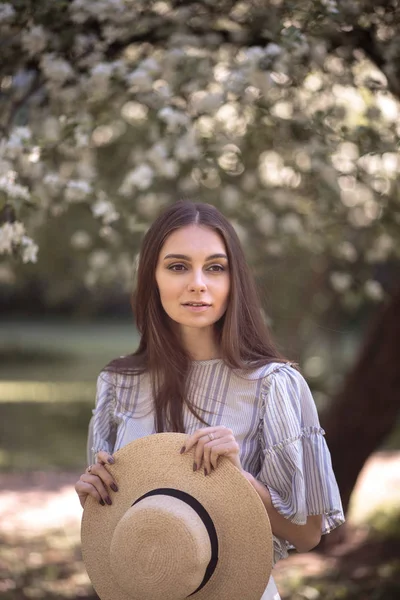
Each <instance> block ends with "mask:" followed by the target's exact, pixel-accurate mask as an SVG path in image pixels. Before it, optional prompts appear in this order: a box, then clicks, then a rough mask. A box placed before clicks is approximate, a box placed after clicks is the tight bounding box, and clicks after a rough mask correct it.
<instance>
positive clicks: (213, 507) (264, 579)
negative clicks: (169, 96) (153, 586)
mask: <svg viewBox="0 0 400 600" xmlns="http://www.w3.org/2000/svg"><path fill="white" fill-rule="evenodd" d="M186 437H187V436H186V435H185V434H181V433H160V434H152V435H150V436H147V437H143V438H139V439H137V440H135V441H133V442H131V443H130V444H127V445H126V446H124V447H123V448H122V449H121V450H118V451H117V452H116V453H115V454H114V457H115V464H114V465H110V466H108V465H107V469H108V470H109V472H110V473H111V474H112V476H113V478H114V479H115V481H116V483H117V485H118V488H119V491H118V492H117V493H116V494H114V495H113V504H112V505H111V506H106V507H103V506H100V505H99V503H98V502H97V501H96V500H94V498H92V497H90V496H89V497H88V498H87V500H86V502H85V509H84V512H83V517H82V527H81V539H82V555H83V560H84V563H85V566H86V569H87V572H88V575H89V577H90V580H91V582H92V584H93V587H94V588H95V590H96V592H97V594H98V595H99V597H100V598H101V600H142V599H141V598H133V597H131V596H128V595H127V594H126V593H125V592H124V591H123V590H122V589H121V588H120V587H119V585H118V582H117V581H116V579H115V577H114V576H113V572H112V570H111V567H110V558H109V552H110V545H111V540H112V536H113V533H114V530H115V527H116V526H117V524H118V522H119V520H120V519H121V517H122V516H123V515H124V514H125V512H126V511H127V510H128V508H129V507H130V506H131V505H132V504H133V503H134V502H135V500H137V499H138V498H140V497H141V496H142V495H144V494H146V493H147V492H149V491H151V490H153V489H156V488H174V489H179V490H182V491H184V492H186V493H187V494H191V495H192V496H194V498H196V499H197V500H198V501H199V502H200V503H201V504H202V505H203V506H204V507H205V509H206V510H207V512H208V513H209V515H210V517H211V519H212V520H213V523H214V525H215V528H216V531H217V536H218V545H219V553H218V554H219V558H218V564H217V566H216V569H215V571H214V573H213V575H212V576H211V578H210V580H209V581H208V582H207V584H206V585H205V586H204V587H203V588H202V589H200V590H199V591H198V592H196V593H195V594H193V595H192V596H191V598H192V600H211V599H212V600H243V598H246V600H260V598H261V596H262V594H263V592H264V590H265V588H266V586H267V584H268V580H269V577H270V574H271V570H272V556H273V542H272V532H271V527H270V523H269V519H268V515H267V511H266V509H265V507H264V504H263V502H262V500H261V498H260V497H259V495H258V493H257V492H256V490H255V489H254V488H253V486H252V485H251V484H250V483H249V482H248V481H247V479H246V478H245V477H244V476H243V475H242V474H241V473H240V471H239V470H238V469H237V468H236V467H235V466H234V465H233V464H232V463H231V462H230V461H229V460H228V459H226V458H223V457H220V458H219V459H218V467H217V469H215V470H213V471H212V472H211V474H210V475H208V476H207V477H205V476H204V474H203V471H196V472H193V458H194V451H193V450H192V451H190V452H187V453H185V454H183V455H181V454H180V453H179V450H180V448H181V447H182V445H183V443H184V441H185V439H186Z"/></svg>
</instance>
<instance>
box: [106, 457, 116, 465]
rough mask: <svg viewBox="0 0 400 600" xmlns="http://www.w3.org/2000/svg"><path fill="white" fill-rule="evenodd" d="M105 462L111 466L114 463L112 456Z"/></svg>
mask: <svg viewBox="0 0 400 600" xmlns="http://www.w3.org/2000/svg"><path fill="white" fill-rule="evenodd" d="M107 462H108V463H109V464H110V465H113V464H114V463H115V460H114V459H113V457H112V456H110V458H107Z"/></svg>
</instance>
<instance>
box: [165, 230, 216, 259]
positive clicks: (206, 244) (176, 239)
mask: <svg viewBox="0 0 400 600" xmlns="http://www.w3.org/2000/svg"><path fill="white" fill-rule="evenodd" d="M161 253H162V254H163V255H165V254H170V253H179V254H187V255H188V256H190V255H192V254H207V255H210V254H217V253H224V254H225V253H226V248H225V244H224V241H223V240H222V238H221V236H220V235H219V234H218V233H217V232H216V231H214V230H213V229H210V228H209V227H204V226H201V225H187V226H186V227H181V228H180V229H176V230H175V231H173V232H172V233H171V234H170V235H169V236H168V238H167V239H166V240H165V242H164V245H163V247H162V248H161Z"/></svg>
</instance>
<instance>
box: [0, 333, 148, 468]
mask: <svg viewBox="0 0 400 600" xmlns="http://www.w3.org/2000/svg"><path fill="white" fill-rule="evenodd" d="M137 343H138V336H137V332H136V330H135V328H134V326H133V324H132V323H129V322H128V323H127V322H115V321H114V322H99V323H67V322H63V321H57V322H47V321H46V322H30V321H25V322H23V321H21V322H12V321H9V322H3V323H1V324H0V472H7V471H30V470H43V469H61V470H76V469H78V470H79V469H81V468H82V466H83V465H85V463H86V441H87V427H88V422H89V419H90V416H91V411H92V409H93V407H94V402H95V391H96V379H97V376H98V374H99V372H100V370H101V369H102V367H103V366H104V365H105V364H106V363H107V362H108V361H110V360H111V359H112V358H115V357H116V356H121V355H123V354H128V353H130V352H133V351H134V350H135V348H136V346H137Z"/></svg>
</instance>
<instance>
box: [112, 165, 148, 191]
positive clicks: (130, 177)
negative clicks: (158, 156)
mask: <svg viewBox="0 0 400 600" xmlns="http://www.w3.org/2000/svg"><path fill="white" fill-rule="evenodd" d="M153 179H154V170H153V169H152V168H151V167H150V165H148V164H146V163H143V164H141V165H139V166H138V167H136V169H133V170H132V171H129V173H127V175H126V177H125V179H124V181H123V182H122V185H121V187H120V188H119V190H118V193H119V194H121V196H125V197H129V196H130V195H131V194H132V193H133V192H134V191H135V189H139V190H147V189H148V188H149V187H150V186H151V184H152V183H153Z"/></svg>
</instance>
